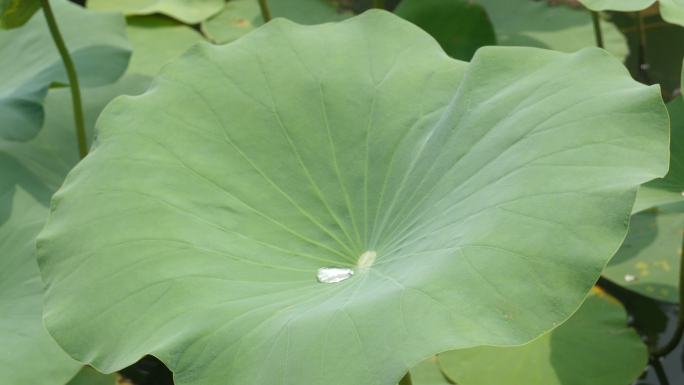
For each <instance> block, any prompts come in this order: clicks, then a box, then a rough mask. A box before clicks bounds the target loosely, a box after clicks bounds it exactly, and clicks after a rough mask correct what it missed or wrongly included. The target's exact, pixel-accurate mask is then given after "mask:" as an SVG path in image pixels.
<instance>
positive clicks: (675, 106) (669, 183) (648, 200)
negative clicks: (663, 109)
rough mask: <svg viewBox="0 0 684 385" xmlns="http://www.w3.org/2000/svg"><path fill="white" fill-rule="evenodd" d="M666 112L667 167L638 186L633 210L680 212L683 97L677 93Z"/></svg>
mask: <svg viewBox="0 0 684 385" xmlns="http://www.w3.org/2000/svg"><path fill="white" fill-rule="evenodd" d="M667 111H668V112H669V114H670V127H671V128H670V136H671V137H670V170H669V171H668V172H667V175H665V177H664V178H659V179H656V180H653V181H651V182H649V183H646V184H644V185H643V186H641V188H639V194H638V195H637V200H636V202H635V203H634V210H633V212H634V213H638V212H640V211H643V210H646V209H648V208H651V207H658V208H660V209H663V210H667V211H676V212H684V100H682V97H681V96H679V97H677V98H676V99H675V100H673V101H671V102H670V103H668V104H667Z"/></svg>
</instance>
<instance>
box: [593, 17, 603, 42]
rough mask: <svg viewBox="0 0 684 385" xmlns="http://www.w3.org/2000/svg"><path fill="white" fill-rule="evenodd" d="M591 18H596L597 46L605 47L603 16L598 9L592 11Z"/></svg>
mask: <svg viewBox="0 0 684 385" xmlns="http://www.w3.org/2000/svg"><path fill="white" fill-rule="evenodd" d="M591 18H592V19H593V20H594V35H595V36H596V46H597V47H599V48H603V33H602V32H601V16H600V15H599V13H598V12H596V11H591Z"/></svg>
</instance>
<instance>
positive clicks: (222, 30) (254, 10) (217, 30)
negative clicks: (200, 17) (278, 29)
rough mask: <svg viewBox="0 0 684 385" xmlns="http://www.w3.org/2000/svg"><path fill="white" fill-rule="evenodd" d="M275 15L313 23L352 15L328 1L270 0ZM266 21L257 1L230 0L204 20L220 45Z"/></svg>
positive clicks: (205, 28)
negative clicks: (208, 18)
mask: <svg viewBox="0 0 684 385" xmlns="http://www.w3.org/2000/svg"><path fill="white" fill-rule="evenodd" d="M268 5H269V9H270V11H271V16H272V17H283V18H286V19H288V20H292V21H294V22H297V23H299V24H305V25H311V24H321V23H328V22H333V21H341V20H344V19H347V18H349V17H351V16H352V14H351V13H350V12H346V11H342V10H340V8H339V7H338V6H336V5H335V4H333V3H331V2H329V1H327V0H269V2H268ZM263 24H264V19H263V17H262V16H261V8H260V7H259V2H258V1H257V0H230V1H228V2H227V3H226V5H225V7H224V8H223V11H221V13H220V14H218V15H217V16H215V17H213V18H211V19H210V20H207V21H205V22H204V23H202V32H203V33H204V34H205V35H206V36H207V38H208V39H209V40H211V41H213V42H214V43H217V44H226V43H230V42H232V41H235V40H237V39H239V38H240V37H242V36H244V35H245V34H247V33H248V32H250V31H253V30H254V29H256V28H257V27H259V26H261V25H263Z"/></svg>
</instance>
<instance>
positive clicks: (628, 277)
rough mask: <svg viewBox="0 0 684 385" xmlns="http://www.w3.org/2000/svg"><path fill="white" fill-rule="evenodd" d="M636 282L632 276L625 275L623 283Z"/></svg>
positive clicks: (635, 278)
mask: <svg viewBox="0 0 684 385" xmlns="http://www.w3.org/2000/svg"><path fill="white" fill-rule="evenodd" d="M636 280H637V277H636V276H634V275H632V274H627V275H625V281H627V282H634V281H636Z"/></svg>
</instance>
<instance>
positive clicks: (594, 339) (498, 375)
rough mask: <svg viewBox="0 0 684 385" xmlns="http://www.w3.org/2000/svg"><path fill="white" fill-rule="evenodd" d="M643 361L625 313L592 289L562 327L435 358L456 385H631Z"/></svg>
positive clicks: (642, 350)
mask: <svg viewBox="0 0 684 385" xmlns="http://www.w3.org/2000/svg"><path fill="white" fill-rule="evenodd" d="M647 362H648V353H647V349H646V345H644V343H643V342H642V341H641V339H640V338H639V336H638V335H637V334H636V332H635V331H634V330H633V329H631V328H628V327H627V312H626V311H625V309H624V308H623V307H622V305H621V304H620V303H619V302H617V301H616V300H615V299H614V298H612V297H609V296H608V295H607V294H604V293H602V292H600V291H598V290H593V291H592V292H591V293H590V294H589V296H587V299H586V300H585V301H584V303H583V304H582V306H581V307H580V308H579V310H577V312H576V313H575V314H573V316H572V317H570V319H568V320H567V321H566V322H565V323H563V324H562V325H560V326H558V327H557V328H556V329H554V330H553V331H551V332H549V333H547V334H544V335H543V336H541V337H539V338H537V339H536V340H534V341H532V342H530V343H529V344H527V345H523V346H517V347H504V348H501V347H492V346H480V347H476V348H472V349H460V350H452V351H449V352H445V353H442V354H440V355H439V363H440V365H441V368H442V370H443V371H444V373H445V374H446V375H447V376H448V377H449V378H450V379H451V380H453V381H455V382H456V383H458V384H459V385H500V384H502V379H503V378H505V384H506V385H586V384H591V385H621V384H631V383H632V382H633V381H634V380H635V379H636V378H637V377H639V375H640V374H641V373H642V372H643V370H644V367H645V366H646V364H647Z"/></svg>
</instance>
